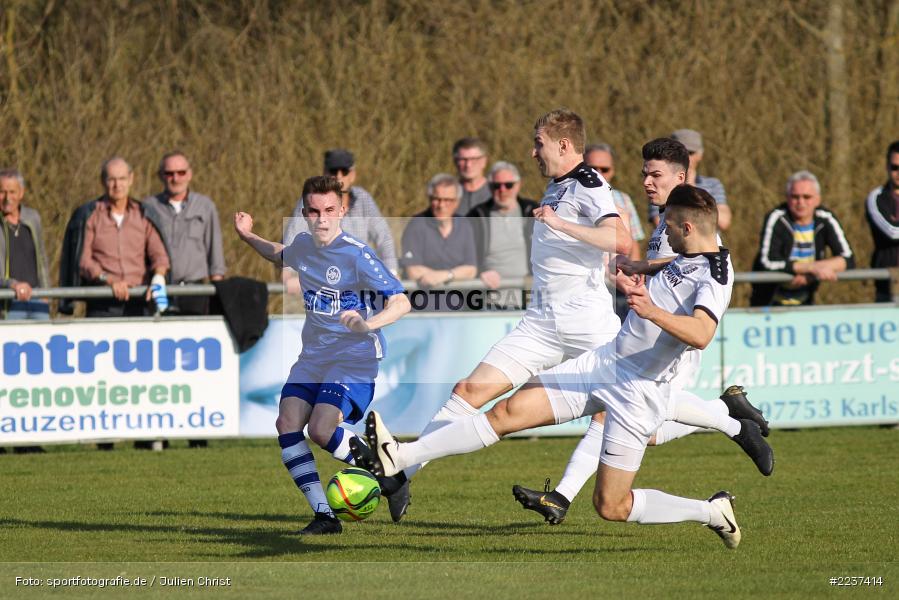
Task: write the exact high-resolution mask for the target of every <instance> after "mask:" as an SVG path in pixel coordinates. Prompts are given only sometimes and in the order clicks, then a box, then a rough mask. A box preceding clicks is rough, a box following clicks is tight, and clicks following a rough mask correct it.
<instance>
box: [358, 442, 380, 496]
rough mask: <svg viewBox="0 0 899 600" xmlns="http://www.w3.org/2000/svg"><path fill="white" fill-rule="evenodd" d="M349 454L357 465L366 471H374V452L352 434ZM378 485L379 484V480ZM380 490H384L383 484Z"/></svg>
mask: <svg viewBox="0 0 899 600" xmlns="http://www.w3.org/2000/svg"><path fill="white" fill-rule="evenodd" d="M350 454H352V455H353V460H354V461H355V462H356V466H357V467H362V468H363V469H365V470H366V471H369V472H371V473H374V460H375V459H374V454H373V453H372V451H371V449H369V447H368V446H366V445H365V444H363V443H362V440H360V439H359V438H358V437H355V436H353V437H352V438H350ZM378 485H380V481H379V482H378ZM381 491H382V492H383V491H384V488H383V486H382V487H381Z"/></svg>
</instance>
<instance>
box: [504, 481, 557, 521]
mask: <svg viewBox="0 0 899 600" xmlns="http://www.w3.org/2000/svg"><path fill="white" fill-rule="evenodd" d="M512 495H513V496H515V499H516V500H518V502H519V503H520V504H521V506H522V508H524V509H525V510H532V511H534V512H536V513H539V514H541V515H543V519H544V520H545V521H546V522H547V523H549V524H550V525H559V524H560V523H562V521H564V520H565V514H566V513H567V512H568V507H569V506H571V502H569V501H568V498H566V497H565V496H563V495H562V494H560V493H559V492H556V491H550V489H549V479H548V478H547V480H546V482H544V484H543V491H542V492H538V491H536V490H529V489H528V488H525V487H521V486H520V485H515V486H512Z"/></svg>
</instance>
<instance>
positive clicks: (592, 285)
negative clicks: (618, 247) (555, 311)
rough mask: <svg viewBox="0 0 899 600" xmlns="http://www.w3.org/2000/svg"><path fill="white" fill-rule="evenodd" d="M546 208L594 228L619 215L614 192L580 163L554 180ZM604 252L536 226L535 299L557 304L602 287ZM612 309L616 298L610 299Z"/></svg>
mask: <svg viewBox="0 0 899 600" xmlns="http://www.w3.org/2000/svg"><path fill="white" fill-rule="evenodd" d="M540 205H541V206H547V205H549V206H551V207H552V208H553V209H554V210H555V211H556V214H557V215H558V216H559V217H561V218H562V219H565V220H566V221H569V222H572V223H577V224H579V225H585V226H588V227H593V226H595V225H596V223H598V222H599V221H600V220H601V219H603V218H605V217H609V216H615V217H617V216H618V209H617V208H616V207H615V201H614V200H613V199H612V191H611V187H609V184H608V183H606V181H605V179H603V178H602V176H601V175H600V174H599V173H597V172H596V171H595V170H594V169H591V168H590V167H588V166H586V165H585V164H583V163H581V164H580V165H578V166H577V167H575V168H574V169H573V170H572V171H570V172H569V173H567V174H565V175H563V176H562V177H557V178H556V179H553V180H552V181H550V182H549V185H548V186H547V187H546V192H545V193H544V195H543V199H542V200H541V201H540ZM603 254H604V253H603V251H602V250H600V249H599V248H597V247H595V246H591V245H589V244H585V243H584V242H581V241H578V240H576V239H575V238H573V237H571V236H569V235H566V234H564V233H561V232H559V231H556V230H555V229H552V228H551V227H549V226H547V225H546V224H545V223H540V222H535V223H534V236H533V240H532V242H531V266H532V270H533V273H534V298H535V299H537V300H538V301H539V302H541V303H543V304H546V303H557V302H564V301H566V300H567V299H569V298H572V297H575V296H578V295H580V294H583V293H585V292H586V291H587V290H588V289H593V290H595V289H597V288H602V289H603V290H605V285H603V268H604V267H603ZM605 294H606V295H607V296H608V295H609V294H608V292H605ZM609 310H611V297H610V298H609Z"/></svg>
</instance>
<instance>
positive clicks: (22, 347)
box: [0, 319, 239, 445]
mask: <svg viewBox="0 0 899 600" xmlns="http://www.w3.org/2000/svg"><path fill="white" fill-rule="evenodd" d="M238 371H239V369H238V356H237V352H236V348H235V346H234V343H233V342H232V340H231V336H230V334H229V333H228V330H227V328H226V326H225V323H224V321H222V320H221V319H196V320H193V319H191V320H180V319H162V320H152V319H127V320H118V319H102V320H83V321H74V322H55V323H49V322H45V323H35V324H24V323H21V322H20V323H2V322H0V445H4V444H10V445H13V444H43V443H53V442H74V441H84V440H112V439H162V438H167V439H172V438H189V439H207V438H214V437H226V436H236V435H238V432H239V429H238V415H239V405H238Z"/></svg>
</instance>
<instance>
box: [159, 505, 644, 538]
mask: <svg viewBox="0 0 899 600" xmlns="http://www.w3.org/2000/svg"><path fill="white" fill-rule="evenodd" d="M146 514H147V515H150V516H159V517H179V518H180V517H186V516H192V517H198V518H204V519H228V520H232V521H240V522H242V523H246V522H248V521H265V522H271V523H281V522H287V523H295V522H296V519H297V518H296V515H282V514H261V515H247V514H241V513H233V512H200V511H186V512H177V511H153V512H148V513H146ZM385 526H386V527H388V528H389V529H390V530H391V531H395V532H396V533H397V534H399V533H402V535H408V536H422V537H424V536H428V535H431V534H432V533H434V534H436V532H439V535H441V536H447V537H469V536H477V535H541V536H545V535H550V536H569V537H575V536H580V537H583V536H602V537H614V538H631V537H634V536H633V534H630V533H625V532H623V531H622V532H613V533H610V532H608V531H607V530H605V529H602V530H599V529H597V530H590V531H584V530H583V529H581V528H580V527H577V526H564V525H563V526H561V527H558V526H551V525H547V524H546V523H541V522H539V521H535V522H531V523H506V524H484V523H477V522H468V523H463V522H458V521H457V522H448V521H423V520H420V519H416V518H415V517H414V516H407V517H406V518H405V519H403V520H402V522H401V523H399V524H397V525H394V526H391V525H390V524H385ZM576 527H577V528H576ZM412 530H416V531H412Z"/></svg>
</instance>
